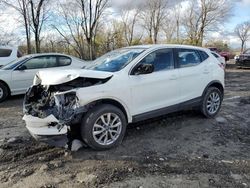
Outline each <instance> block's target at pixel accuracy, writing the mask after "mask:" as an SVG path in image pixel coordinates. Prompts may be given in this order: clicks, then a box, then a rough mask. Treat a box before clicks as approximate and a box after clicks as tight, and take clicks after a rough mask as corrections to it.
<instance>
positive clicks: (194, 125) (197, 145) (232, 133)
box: [0, 65, 250, 188]
mask: <svg viewBox="0 0 250 188" xmlns="http://www.w3.org/2000/svg"><path fill="white" fill-rule="evenodd" d="M22 97H23V96H17V97H11V98H10V99H9V100H8V101H6V102H4V103H2V104H0V187H1V188H2V187H6V188H7V187H8V188H9V187H25V188H29V187H32V188H33V187H38V188H54V187H65V188H66V187H81V188H82V187H135V188H138V187H140V188H154V187H190V188H196V187H237V188H238V187H239V188H240V187H250V70H242V69H239V70H238V69H235V68H233V66H232V65H231V66H230V68H229V69H227V71H226V90H225V97H224V99H225V100H224V102H223V105H222V109H221V112H220V113H219V114H218V115H217V117H216V118H215V119H205V118H203V117H202V116H201V115H200V114H199V113H197V112H196V111H185V112H179V113H175V114H171V115H168V116H164V117H161V118H157V119H154V120H150V121H147V122H142V123H139V124H134V125H131V126H129V128H128V130H127V133H126V136H125V139H124V141H123V143H122V145H121V146H119V147H117V148H114V149H111V150H108V151H102V152H97V151H93V150H91V149H89V148H82V149H80V150H79V151H77V152H71V151H68V150H66V149H62V148H55V147H51V146H47V145H46V144H42V143H38V142H36V141H34V140H33V139H32V138H31V136H30V135H29V133H28V132H27V130H26V128H25V125H24V122H23V121H22Z"/></svg>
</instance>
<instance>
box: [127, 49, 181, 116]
mask: <svg viewBox="0 0 250 188" xmlns="http://www.w3.org/2000/svg"><path fill="white" fill-rule="evenodd" d="M139 64H152V65H153V66H154V71H153V72H152V73H150V74H141V75H134V74H133V70H132V72H131V75H130V76H129V85H130V89H131V96H132V106H133V108H132V115H139V114H142V113H144V112H150V111H153V110H157V109H161V108H164V107H168V106H171V105H174V104H177V103H178V100H179V88H178V83H177V82H178V70H177V69H175V66H174V56H173V50H172V49H170V48H166V49H159V50H156V51H154V52H151V53H150V54H148V55H147V56H146V57H145V58H143V59H142V60H141V61H140V62H139ZM137 66H138V64H137V65H136V66H135V67H137ZM134 69H136V68H134Z"/></svg>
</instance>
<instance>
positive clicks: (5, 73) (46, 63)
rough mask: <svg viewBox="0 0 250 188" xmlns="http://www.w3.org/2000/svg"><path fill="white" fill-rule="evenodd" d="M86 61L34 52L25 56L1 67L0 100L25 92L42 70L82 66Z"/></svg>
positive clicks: (61, 55) (55, 54)
mask: <svg viewBox="0 0 250 188" xmlns="http://www.w3.org/2000/svg"><path fill="white" fill-rule="evenodd" d="M86 64H87V63H86V61H83V60H81V59H78V58H76V57H72V56H68V55H64V54H57V53H46V54H32V55H26V56H23V57H21V58H19V59H17V60H14V61H12V62H11V63H9V64H7V65H5V66H3V67H1V68H0V102H2V101H4V100H5V99H6V98H7V97H8V96H10V95H19V94H24V93H25V92H26V90H27V89H28V88H29V87H30V86H31V85H32V81H33V79H34V76H35V75H36V73H37V72H38V71H40V70H48V69H49V70H53V69H62V71H63V70H64V69H69V68H82V67H84V66H86Z"/></svg>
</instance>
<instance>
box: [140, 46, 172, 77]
mask: <svg viewBox="0 0 250 188" xmlns="http://www.w3.org/2000/svg"><path fill="white" fill-rule="evenodd" d="M139 64H152V65H153V66H154V72H156V71H162V70H169V69H174V58H173V50H172V49H160V50H157V51H155V52H152V53H151V54H149V55H147V56H146V57H145V58H144V59H143V60H142V61H141V62H140V63H139Z"/></svg>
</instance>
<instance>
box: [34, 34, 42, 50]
mask: <svg viewBox="0 0 250 188" xmlns="http://www.w3.org/2000/svg"><path fill="white" fill-rule="evenodd" d="M35 43H36V53H40V52H41V50H40V39H39V34H38V31H36V32H35Z"/></svg>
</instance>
